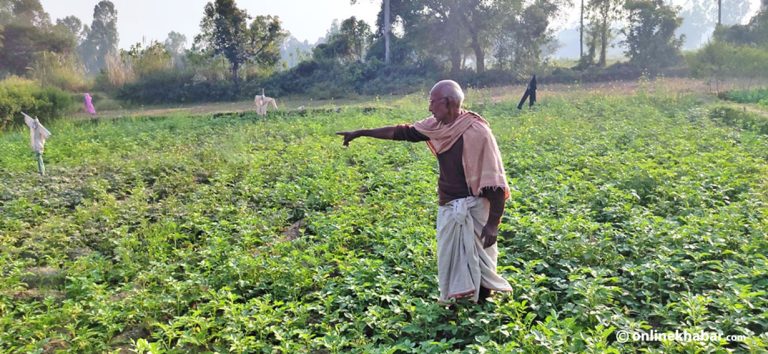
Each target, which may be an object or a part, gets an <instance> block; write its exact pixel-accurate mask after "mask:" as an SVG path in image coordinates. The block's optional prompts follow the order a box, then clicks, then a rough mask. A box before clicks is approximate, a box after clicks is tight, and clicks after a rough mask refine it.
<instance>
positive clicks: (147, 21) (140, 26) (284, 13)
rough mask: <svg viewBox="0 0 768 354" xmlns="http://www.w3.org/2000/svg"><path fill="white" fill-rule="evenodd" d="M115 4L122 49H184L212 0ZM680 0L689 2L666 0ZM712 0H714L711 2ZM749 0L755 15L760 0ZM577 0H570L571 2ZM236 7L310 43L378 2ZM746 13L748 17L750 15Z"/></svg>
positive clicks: (91, 1) (66, 5)
mask: <svg viewBox="0 0 768 354" xmlns="http://www.w3.org/2000/svg"><path fill="white" fill-rule="evenodd" d="M111 1H112V3H113V4H115V7H116V8H117V30H118V32H119V36H120V44H119V47H120V48H123V49H127V48H128V47H130V46H131V45H133V44H135V43H138V42H142V41H143V42H145V43H149V42H150V41H152V40H158V41H161V42H162V41H164V40H165V39H166V38H167V37H168V32H171V31H176V32H179V33H182V34H183V35H185V36H186V37H187V44H186V45H187V48H189V47H190V46H191V45H192V41H193V40H194V37H195V35H197V34H198V33H199V32H200V20H201V19H202V18H203V8H204V7H205V4H206V3H208V2H209V1H212V0H111ZM670 1H672V2H673V3H675V4H684V3H685V2H686V1H688V0H670ZM712 1H715V0H712ZM728 1H748V2H749V3H750V5H751V8H752V11H751V13H752V14H754V12H756V11H757V10H758V9H759V6H760V0H728ZM98 2H99V0H40V3H41V4H42V5H43V9H45V11H46V12H48V14H50V16H51V21H52V22H54V23H55V22H56V19H58V18H64V17H66V16H69V15H75V16H77V17H78V18H79V19H80V20H81V21H82V22H83V24H88V25H90V24H91V22H92V21H93V7H94V6H95V5H96V4H97V3H98ZM575 2H576V1H574V3H575ZM236 4H237V6H238V7H240V8H243V9H245V10H246V11H247V12H248V14H249V15H251V16H256V15H276V16H278V17H280V20H281V21H282V23H283V28H284V29H286V30H288V31H289V32H290V33H291V35H293V36H294V37H296V38H298V39H299V40H301V41H304V40H307V41H309V42H310V44H314V43H315V41H317V39H318V38H320V37H323V36H324V35H325V33H326V31H328V29H329V28H330V27H331V22H333V20H334V19H338V20H339V21H341V20H344V19H346V18H349V17H350V16H356V17H358V18H361V19H363V20H364V21H365V22H367V23H368V24H369V25H370V26H371V28H372V29H374V28H375V19H376V15H377V13H378V10H379V8H380V6H381V0H358V1H357V4H355V5H351V4H350V0H236ZM749 17H751V15H750V16H749ZM577 20H578V11H576V10H575V9H572V10H566V11H563V13H562V14H561V16H560V18H559V19H558V20H557V21H556V24H555V25H554V26H553V27H555V30H559V29H562V28H564V27H573V26H575V22H576V21H577Z"/></svg>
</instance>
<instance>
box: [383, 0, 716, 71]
mask: <svg viewBox="0 0 768 354" xmlns="http://www.w3.org/2000/svg"><path fill="white" fill-rule="evenodd" d="M718 1H719V0H718ZM391 23H392V21H390V20H389V0H384V64H387V65H389V33H390V32H391V29H390V26H391Z"/></svg>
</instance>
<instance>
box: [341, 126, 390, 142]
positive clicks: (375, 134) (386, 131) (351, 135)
mask: <svg viewBox="0 0 768 354" xmlns="http://www.w3.org/2000/svg"><path fill="white" fill-rule="evenodd" d="M336 134H338V135H342V136H344V142H343V144H344V146H349V142H350V141H352V140H355V139H357V138H359V137H361V136H368V137H371V138H376V139H386V140H394V139H395V127H383V128H376V129H360V130H354V131H350V132H336Z"/></svg>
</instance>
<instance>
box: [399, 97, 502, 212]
mask: <svg viewBox="0 0 768 354" xmlns="http://www.w3.org/2000/svg"><path fill="white" fill-rule="evenodd" d="M413 126H414V128H416V130H417V131H419V133H421V134H424V135H425V136H427V137H429V141H427V145H428V146H429V149H430V150H432V153H433V154H435V155H437V154H440V153H443V152H445V151H446V150H448V149H450V148H451V146H453V144H454V143H455V142H456V141H457V140H459V138H460V137H462V136H463V137H464V151H463V152H462V157H461V160H462V163H463V165H464V176H465V177H466V179H467V186H469V188H470V191H471V192H472V195H480V190H481V189H483V188H486V187H495V188H502V189H504V199H507V198H509V185H508V184H507V174H506V173H505V172H504V165H503V164H502V162H501V152H500V151H499V146H498V145H497V144H496V138H494V137H493V133H491V128H490V126H489V125H488V122H487V121H486V120H485V119H483V118H482V117H480V116H479V115H478V114H477V113H474V112H469V111H464V112H462V113H461V115H459V117H458V118H456V120H455V121H454V122H453V123H451V124H450V125H445V124H442V123H439V122H438V121H437V119H435V117H429V118H427V119H424V120H421V121H418V122H416V123H415V124H414V125H413Z"/></svg>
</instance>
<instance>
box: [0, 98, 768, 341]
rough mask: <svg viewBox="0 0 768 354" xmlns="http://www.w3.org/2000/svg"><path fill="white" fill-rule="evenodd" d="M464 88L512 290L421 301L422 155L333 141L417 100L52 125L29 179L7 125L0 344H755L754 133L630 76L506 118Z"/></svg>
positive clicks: (398, 119) (759, 191) (757, 227)
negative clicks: (635, 336)
mask: <svg viewBox="0 0 768 354" xmlns="http://www.w3.org/2000/svg"><path fill="white" fill-rule="evenodd" d="M470 97H471V101H470V102H468V105H469V106H470V108H472V109H474V110H477V111H479V112H480V113H482V114H483V115H484V116H485V117H486V118H488V120H489V121H490V122H491V124H492V127H493V130H494V133H495V135H496V137H497V140H498V143H499V146H500V149H501V151H502V155H503V158H504V162H505V166H506V169H507V173H508V178H509V181H510V185H511V187H512V196H511V199H510V200H508V201H507V204H506V213H505V216H504V218H503V225H502V226H501V235H500V237H499V248H500V252H501V255H500V258H499V265H500V267H499V271H500V273H501V274H502V275H503V276H504V277H505V278H506V279H508V280H509V281H510V283H511V284H512V286H513V288H514V289H515V290H514V292H513V293H511V294H503V295H498V296H497V297H495V298H494V300H493V301H492V302H489V303H487V304H485V305H482V306H474V305H471V304H467V303H461V304H459V306H457V307H455V308H446V307H442V306H439V305H438V304H437V303H436V299H437V283H436V282H437V280H436V266H435V264H436V259H435V244H436V243H435V240H434V219H435V214H436V210H437V208H436V195H435V184H436V179H437V168H436V167H437V166H436V163H435V159H434V158H433V157H432V156H431V155H430V153H429V152H428V149H427V148H426V147H425V146H424V145H423V144H409V143H402V142H387V141H375V140H366V139H359V140H356V141H354V142H353V143H352V144H351V145H352V146H351V147H350V148H343V147H342V146H341V139H340V138H339V137H338V136H335V135H334V132H335V131H339V130H347V129H354V128H371V127H377V126H382V125H389V124H397V123H404V122H411V121H414V120H417V119H421V118H423V117H424V116H425V115H426V114H427V113H426V111H425V108H424V106H425V105H424V102H422V101H423V99H421V98H420V97H415V96H413V97H406V98H402V99H395V100H392V101H388V102H386V103H381V104H371V106H374V107H376V109H365V108H361V107H341V108H340V109H339V110H336V109H332V110H326V111H322V110H319V111H307V112H304V113H301V112H298V111H296V112H292V113H286V112H282V113H280V112H279V113H276V114H272V115H270V116H269V117H267V118H261V117H257V116H254V115H252V114H250V113H244V114H232V115H215V116H214V115H202V116H189V115H187V114H184V113H176V114H173V115H170V116H165V117H144V118H125V119H116V120H105V121H102V122H100V123H92V122H88V121H67V120H61V121H57V122H54V123H53V124H51V126H49V127H48V128H49V130H51V131H52V132H53V134H54V135H53V137H52V138H51V139H50V141H49V143H48V145H47V147H46V148H47V151H46V154H45V158H46V164H47V169H48V173H49V175H48V176H46V177H38V176H36V175H35V169H36V166H35V162H34V159H33V155H32V153H31V152H30V151H29V148H28V146H27V144H28V141H27V139H28V136H27V135H26V134H27V133H25V132H23V131H20V130H17V131H14V132H10V133H6V134H4V135H2V136H0V151H3V152H4V153H3V154H2V155H0V175H1V176H2V178H3V183H2V184H0V209H1V211H2V212H0V243H2V245H3V247H2V251H0V269H2V272H3V276H2V278H0V350H2V351H9V352H34V351H43V352H45V351H49V352H50V351H55V350H64V351H72V352H93V351H100V352H104V351H120V350H136V351H139V352H149V351H151V352H190V351H195V352H196V351H235V352H262V351H263V352H272V351H282V352H320V353H323V352H346V351H357V352H398V351H399V352H419V353H423V352H439V353H443V352H447V351H466V352H477V351H481V350H486V351H490V352H526V353H529V352H538V353H550V352H595V353H597V352H600V353H603V352H611V351H613V352H634V351H639V350H648V351H650V352H691V351H704V352H719V351H727V350H735V351H745V352H746V351H752V352H762V351H765V350H766V341H768V338H767V337H766V335H765V333H766V329H767V328H766V327H767V326H768V325H766V324H767V323H768V318H766V317H767V316H768V315H766V313H767V312H768V311H766V308H768V304H767V300H768V295H766V288H767V287H768V277H766V270H768V260H767V259H766V257H765V254H766V253H767V252H766V251H768V247H767V246H768V241H766V233H767V232H768V222H766V220H768V218H766V217H767V216H768V215H767V214H768V209H766V207H765V205H766V204H765V203H766V197H767V195H766V193H765V191H766V177H765V176H767V175H768V174H767V172H768V164H767V163H766V161H768V149H767V148H768V140H766V136H765V134H764V132H761V131H758V130H751V129H750V127H751V126H750V125H734V124H730V123H729V122H732V121H731V120H726V119H722V118H719V117H720V116H718V115H717V114H714V113H712V112H715V111H716V107H715V106H713V104H711V103H708V101H702V100H701V98H700V97H699V96H697V95H695V94H670V93H669V92H654V91H653V90H647V89H642V85H641V89H639V90H638V91H636V92H635V93H633V94H631V95H625V96H617V95H609V94H583V95H574V96H568V97H567V98H564V97H556V96H551V97H546V99H541V98H540V103H541V105H540V106H538V108H535V109H534V110H524V111H518V110H517V109H516V108H515V106H516V104H517V102H516V101H515V100H501V101H499V100H497V99H495V98H494V97H495V96H494V94H493V93H492V92H490V91H478V92H477V93H475V94H473V95H471V96H470ZM364 105H365V104H364ZM365 106H367V105H365ZM619 330H630V331H639V330H643V331H650V330H654V331H656V332H670V331H671V332H674V331H675V330H680V331H689V332H692V333H695V332H699V331H704V332H722V334H723V335H732V334H738V335H744V336H746V337H747V340H746V341H744V342H738V343H737V342H725V341H720V342H716V341H715V342H710V341H703V342H674V341H669V342H634V341H629V342H626V343H622V342H620V340H618V339H617V336H616V334H617V331H619Z"/></svg>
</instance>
